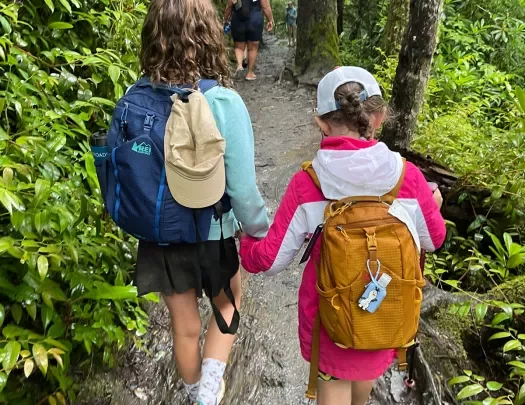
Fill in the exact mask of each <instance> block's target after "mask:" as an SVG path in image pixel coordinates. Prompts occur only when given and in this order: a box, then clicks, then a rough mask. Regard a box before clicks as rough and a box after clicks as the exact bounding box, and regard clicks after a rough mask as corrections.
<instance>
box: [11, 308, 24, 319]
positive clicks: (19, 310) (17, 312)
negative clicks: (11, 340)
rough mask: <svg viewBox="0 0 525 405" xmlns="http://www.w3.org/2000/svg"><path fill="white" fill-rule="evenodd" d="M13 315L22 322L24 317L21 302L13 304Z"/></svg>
mask: <svg viewBox="0 0 525 405" xmlns="http://www.w3.org/2000/svg"><path fill="white" fill-rule="evenodd" d="M11 315H12V316H13V319H14V320H15V322H16V323H20V320H21V319H22V307H21V306H20V304H18V303H17V304H13V305H12V306H11Z"/></svg>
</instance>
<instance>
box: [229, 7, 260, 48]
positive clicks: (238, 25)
mask: <svg viewBox="0 0 525 405" xmlns="http://www.w3.org/2000/svg"><path fill="white" fill-rule="evenodd" d="M263 26H264V18H263V15H262V11H261V10H252V11H251V13H250V18H249V19H248V20H246V21H242V20H241V19H240V17H239V14H237V13H235V12H234V13H233V18H232V31H231V32H232V38H233V40H234V42H259V41H260V40H261V39H262V33H263Z"/></svg>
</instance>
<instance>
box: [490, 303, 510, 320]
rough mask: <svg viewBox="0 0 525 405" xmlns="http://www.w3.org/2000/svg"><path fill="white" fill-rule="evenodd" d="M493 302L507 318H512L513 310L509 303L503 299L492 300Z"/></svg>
mask: <svg viewBox="0 0 525 405" xmlns="http://www.w3.org/2000/svg"><path fill="white" fill-rule="evenodd" d="M493 303H494V305H496V306H497V307H498V308H500V309H501V310H502V311H503V312H504V313H505V314H507V316H508V317H509V319H510V318H512V314H513V310H512V307H511V306H510V304H507V303H506V302H503V301H493Z"/></svg>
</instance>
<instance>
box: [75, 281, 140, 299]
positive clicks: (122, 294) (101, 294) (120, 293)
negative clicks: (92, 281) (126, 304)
mask: <svg viewBox="0 0 525 405" xmlns="http://www.w3.org/2000/svg"><path fill="white" fill-rule="evenodd" d="M82 298H84V299H92V300H128V299H133V298H137V288H136V287H133V286H112V285H109V284H107V283H99V284H98V285H97V286H96V288H94V289H93V291H90V292H89V293H87V294H85V295H83V296H82Z"/></svg>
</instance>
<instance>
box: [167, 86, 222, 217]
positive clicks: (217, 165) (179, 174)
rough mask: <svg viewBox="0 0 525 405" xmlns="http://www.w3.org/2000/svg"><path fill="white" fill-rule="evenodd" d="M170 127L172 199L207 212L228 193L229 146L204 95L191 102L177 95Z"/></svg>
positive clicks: (192, 96)
mask: <svg viewBox="0 0 525 405" xmlns="http://www.w3.org/2000/svg"><path fill="white" fill-rule="evenodd" d="M171 99H172V101H173V106H172V107H171V113H170V116H169V118H168V122H167V123H166V134H165V138H164V158H165V161H166V178H167V179H168V186H169V188H170V192H171V195H172V196H173V198H174V199H175V201H177V202H178V203H179V204H180V205H182V206H184V207H188V208H205V207H209V206H211V205H214V204H215V203H216V202H217V201H219V200H220V199H221V198H222V196H223V195H224V192H225V190H226V173H225V169H224V150H225V147H226V142H225V140H224V138H223V137H222V135H221V133H220V132H219V130H218V129H217V125H216V123H215V119H214V118H213V114H212V112H211V109H210V106H209V105H208V102H207V100H206V98H205V97H204V95H203V94H202V93H201V92H199V91H194V92H192V93H191V94H190V95H189V97H188V102H183V101H182V100H181V99H180V98H179V96H178V95H177V94H174V95H173V96H172V97H171Z"/></svg>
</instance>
